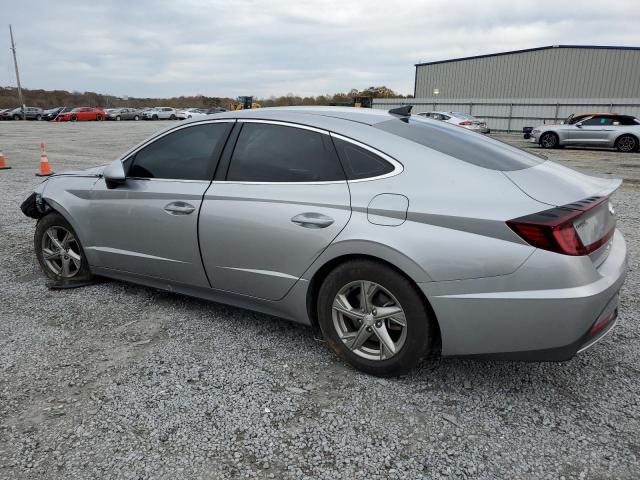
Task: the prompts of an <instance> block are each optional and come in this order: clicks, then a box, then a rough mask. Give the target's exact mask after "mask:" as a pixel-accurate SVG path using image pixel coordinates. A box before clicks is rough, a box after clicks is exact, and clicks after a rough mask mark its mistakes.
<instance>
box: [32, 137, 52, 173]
mask: <svg viewBox="0 0 640 480" xmlns="http://www.w3.org/2000/svg"><path fill="white" fill-rule="evenodd" d="M44 147H45V145H44V143H41V144H40V173H36V177H48V176H49V175H53V172H52V171H51V165H49V157H47V152H45V151H44Z"/></svg>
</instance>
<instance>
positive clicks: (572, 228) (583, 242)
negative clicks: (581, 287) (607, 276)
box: [503, 162, 622, 267]
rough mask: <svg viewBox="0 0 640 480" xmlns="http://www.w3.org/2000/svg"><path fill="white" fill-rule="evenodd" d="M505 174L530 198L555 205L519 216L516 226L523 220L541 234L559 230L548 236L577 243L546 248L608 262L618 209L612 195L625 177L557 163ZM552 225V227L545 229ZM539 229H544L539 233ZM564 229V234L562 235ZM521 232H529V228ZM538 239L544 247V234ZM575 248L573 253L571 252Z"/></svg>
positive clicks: (522, 222)
mask: <svg viewBox="0 0 640 480" xmlns="http://www.w3.org/2000/svg"><path fill="white" fill-rule="evenodd" d="M503 173H504V174H505V175H506V176H507V177H508V178H509V179H510V180H511V181H512V182H513V183H514V184H516V185H517V186H518V187H519V188H520V189H521V190H522V191H523V192H524V193H525V194H527V195H528V196H529V197H531V198H533V199H535V200H537V201H539V202H541V203H546V204H548V205H550V206H552V207H555V208H551V209H549V210H546V211H543V212H539V213H537V214H534V215H531V216H528V217H524V218H522V219H516V220H520V222H517V221H516V222H515V223H514V225H516V228H518V227H517V224H518V223H521V225H524V226H525V229H526V228H529V229H530V230H529V233H530V234H531V233H532V234H537V233H541V234H542V235H543V236H544V237H548V235H549V232H551V231H553V232H556V233H553V234H552V236H551V237H548V238H549V239H550V241H551V243H553V235H557V236H558V239H559V240H560V242H559V243H560V244H562V242H563V239H562V237H564V238H565V240H566V239H569V240H568V241H569V242H573V243H574V246H573V247H570V246H569V247H567V248H564V247H558V246H557V245H556V246H552V247H551V248H546V249H552V250H554V251H557V252H558V253H564V254H569V255H589V257H590V258H591V260H592V261H593V263H594V265H595V266H596V267H599V266H600V265H601V264H602V263H603V262H604V260H605V259H606V258H607V255H608V252H609V245H610V243H611V238H612V236H613V232H614V230H615V225H616V217H615V210H614V209H613V206H612V205H611V202H610V201H609V197H610V196H611V195H612V194H613V192H615V191H616V190H617V189H618V187H620V185H621V184H622V180H621V179H616V178H600V177H594V176H591V175H585V174H583V173H580V172H577V171H575V170H573V169H570V168H567V167H564V166H562V165H558V164H556V163H553V162H544V163H542V164H540V165H537V166H535V167H531V168H526V169H523V170H514V171H509V172H503ZM541 226H544V228H542V227H541ZM549 227H550V228H551V230H547V231H545V229H549ZM512 228H514V227H513V226H512ZM539 228H542V230H541V231H540V232H537V229H539ZM531 229H533V230H531ZM560 231H562V232H563V233H560V234H559V232H560ZM521 232H525V234H526V230H521ZM516 233H518V230H517V229H516ZM519 234H520V233H519ZM567 235H568V236H567ZM521 236H522V235H521ZM523 238H524V237H523ZM538 240H540V241H541V242H542V243H541V245H539V246H540V248H545V246H544V242H545V241H546V240H545V239H543V238H542V237H540V238H539V239H538ZM527 241H529V240H527ZM530 243H531V242H530ZM574 247H575V248H574ZM571 250H573V253H567V252H568V251H571Z"/></svg>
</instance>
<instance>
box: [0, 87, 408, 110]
mask: <svg viewBox="0 0 640 480" xmlns="http://www.w3.org/2000/svg"><path fill="white" fill-rule="evenodd" d="M22 95H23V97H24V102H25V105H27V106H29V107H40V108H44V109H46V108H53V107H59V106H64V105H69V106H78V107H79V106H89V107H102V108H116V107H133V108H145V107H155V106H160V105H166V106H171V107H175V108H188V107H202V108H212V107H223V108H229V104H231V103H234V102H236V99H232V98H229V97H208V96H205V95H192V96H180V97H171V98H137V97H116V96H115V95H106V94H102V93H96V92H68V91H66V90H42V89H38V90H32V89H24V88H23V89H22ZM356 97H371V98H391V97H394V98H405V97H404V96H403V95H399V94H397V93H396V92H394V91H393V90H391V89H390V88H387V87H385V86H382V87H369V88H366V89H364V90H358V89H355V88H354V89H352V90H350V91H349V92H346V93H334V94H325V95H317V96H300V95H294V94H293V93H289V94H287V95H282V96H279V97H276V96H271V97H268V98H257V97H255V98H254V102H257V103H259V104H260V105H261V106H263V107H281V106H292V105H344V104H352V103H353V101H354V98H356ZM406 98H410V96H408V97H406ZM17 106H19V103H18V89H17V88H15V87H0V108H12V107H17Z"/></svg>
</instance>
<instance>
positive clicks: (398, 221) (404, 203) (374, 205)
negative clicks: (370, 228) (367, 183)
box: [367, 193, 409, 227]
mask: <svg viewBox="0 0 640 480" xmlns="http://www.w3.org/2000/svg"><path fill="white" fill-rule="evenodd" d="M408 208H409V199H408V198H407V197H405V196H404V195H400V194H397V193H381V194H380V195H376V196H375V197H373V198H372V199H371V201H370V202H369V205H368V206H367V219H368V220H369V222H371V223H373V224H374V225H384V226H387V227H397V226H398V225H402V224H403V223H404V221H405V220H406V219H407V209H408Z"/></svg>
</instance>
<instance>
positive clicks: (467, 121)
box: [458, 120, 473, 125]
mask: <svg viewBox="0 0 640 480" xmlns="http://www.w3.org/2000/svg"><path fill="white" fill-rule="evenodd" d="M472 124H473V122H470V121H469V120H463V121H462V122H460V123H459V124H458V125H472Z"/></svg>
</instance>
